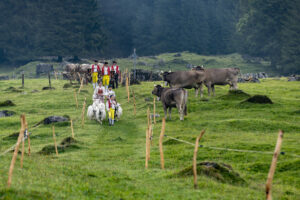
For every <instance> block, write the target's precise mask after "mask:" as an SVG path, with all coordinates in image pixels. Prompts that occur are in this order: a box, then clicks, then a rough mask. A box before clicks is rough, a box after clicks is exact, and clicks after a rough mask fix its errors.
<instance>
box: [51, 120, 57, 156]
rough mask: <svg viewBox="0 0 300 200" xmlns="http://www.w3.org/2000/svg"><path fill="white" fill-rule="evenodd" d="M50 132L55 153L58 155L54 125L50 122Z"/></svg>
mask: <svg viewBox="0 0 300 200" xmlns="http://www.w3.org/2000/svg"><path fill="white" fill-rule="evenodd" d="M52 134H53V140H54V146H55V152H56V155H57V156H58V151H57V144H56V137H55V129H54V125H53V124H52Z"/></svg>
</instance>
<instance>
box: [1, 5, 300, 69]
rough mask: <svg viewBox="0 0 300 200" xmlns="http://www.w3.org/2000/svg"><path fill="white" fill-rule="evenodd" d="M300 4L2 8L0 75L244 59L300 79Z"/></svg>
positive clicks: (21, 6) (30, 6)
mask: <svg viewBox="0 0 300 200" xmlns="http://www.w3.org/2000/svg"><path fill="white" fill-rule="evenodd" d="M299 13H300V1H299V0H264V1H262V0H111V1H104V0H84V1H82V0H63V1H62V0H51V1H46V0H26V1H24V0H1V1H0V14H1V17H0V67H9V66H16V65H23V64H25V63H27V62H30V61H33V60H35V59H38V58H39V57H42V56H57V57H58V61H61V59H62V57H64V56H73V57H75V58H77V57H79V58H115V57H128V56H129V55H130V54H132V50H133V48H136V50H137V53H138V55H139V56H143V55H156V54H160V53H165V52H182V51H189V52H193V53H197V54H202V55H221V54H222V55H223V54H231V53H236V52H237V53H240V54H242V55H247V56H251V57H260V58H263V59H265V60H268V61H270V63H271V64H270V65H271V67H272V68H273V70H274V71H278V72H280V73H282V74H295V73H300V15H299Z"/></svg>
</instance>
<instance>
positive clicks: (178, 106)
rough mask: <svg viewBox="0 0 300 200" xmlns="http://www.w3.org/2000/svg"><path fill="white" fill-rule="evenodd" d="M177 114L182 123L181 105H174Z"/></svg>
mask: <svg viewBox="0 0 300 200" xmlns="http://www.w3.org/2000/svg"><path fill="white" fill-rule="evenodd" d="M176 107H177V109H178V112H179V118H180V120H181V121H182V120H183V108H182V106H181V105H176Z"/></svg>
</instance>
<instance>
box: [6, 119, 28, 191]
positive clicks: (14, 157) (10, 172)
mask: <svg viewBox="0 0 300 200" xmlns="http://www.w3.org/2000/svg"><path fill="white" fill-rule="evenodd" d="M23 119H24V115H21V129H20V133H19V136H18V140H17V144H16V147H15V151H14V154H13V157H12V159H11V163H10V167H9V171H8V180H7V187H8V188H10V185H11V181H12V174H13V171H14V166H15V162H16V159H17V156H18V151H19V146H20V143H21V140H22V134H23V135H24V124H23V122H24V120H23Z"/></svg>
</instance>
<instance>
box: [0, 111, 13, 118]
mask: <svg viewBox="0 0 300 200" xmlns="http://www.w3.org/2000/svg"><path fill="white" fill-rule="evenodd" d="M14 114H16V113H15V112H14V111H9V110H0V118H1V117H9V116H12V115H14Z"/></svg>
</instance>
